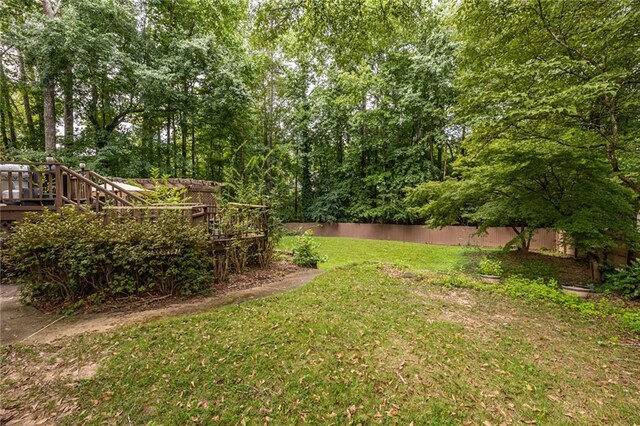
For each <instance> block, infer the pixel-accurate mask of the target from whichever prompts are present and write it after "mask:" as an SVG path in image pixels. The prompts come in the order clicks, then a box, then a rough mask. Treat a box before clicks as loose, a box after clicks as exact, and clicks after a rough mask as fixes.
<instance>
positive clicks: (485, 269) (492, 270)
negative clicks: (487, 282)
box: [478, 257, 502, 276]
mask: <svg viewBox="0 0 640 426" xmlns="http://www.w3.org/2000/svg"><path fill="white" fill-rule="evenodd" d="M478 268H479V269H480V273H481V274H483V275H495V276H500V275H502V262H500V261H499V260H497V259H489V258H488V257H485V258H483V259H482V260H481V261H480V262H479V263H478Z"/></svg>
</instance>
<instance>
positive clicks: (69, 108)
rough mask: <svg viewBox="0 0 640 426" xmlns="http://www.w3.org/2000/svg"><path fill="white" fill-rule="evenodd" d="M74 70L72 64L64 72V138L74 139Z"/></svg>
mask: <svg viewBox="0 0 640 426" xmlns="http://www.w3.org/2000/svg"><path fill="white" fill-rule="evenodd" d="M73 109H74V108H73V70H72V69H71V66H69V67H67V69H66V70H65V72H64V138H65V140H68V141H70V140H73V135H74V129H73Z"/></svg>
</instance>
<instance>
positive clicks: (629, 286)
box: [602, 259, 640, 299]
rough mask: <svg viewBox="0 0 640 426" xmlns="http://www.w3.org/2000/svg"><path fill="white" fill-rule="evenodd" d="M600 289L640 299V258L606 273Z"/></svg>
mask: <svg viewBox="0 0 640 426" xmlns="http://www.w3.org/2000/svg"><path fill="white" fill-rule="evenodd" d="M602 289H603V290H604V291H605V292H606V293H613V294H620V295H622V296H626V297H628V298H630V299H640V259H636V260H634V261H632V262H631V264H630V265H627V266H623V267H622V268H618V269H615V270H614V271H613V272H610V273H608V274H606V275H605V278H604V285H603V287H602Z"/></svg>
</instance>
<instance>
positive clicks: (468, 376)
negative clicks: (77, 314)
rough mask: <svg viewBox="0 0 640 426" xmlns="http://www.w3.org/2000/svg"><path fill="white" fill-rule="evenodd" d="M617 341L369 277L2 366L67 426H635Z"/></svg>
mask: <svg viewBox="0 0 640 426" xmlns="http://www.w3.org/2000/svg"><path fill="white" fill-rule="evenodd" d="M616 333H618V330H617V329H616V328H615V327H614V326H613V325H612V324H607V323H602V322H600V321H595V320H590V319H587V318H584V317H582V316H579V315H573V314H572V313H571V312H563V311H561V310H559V309H557V308H554V307H550V306H547V305H536V304H531V303H523V302H521V301H514V300H513V299H511V298H508V297H507V296H502V295H496V294H489V293H486V292H481V291H474V290H470V289H447V288H444V287H441V286H433V285H430V284H426V283H424V282H420V281H409V280H403V279H401V278H398V277H397V273H394V271H391V273H389V272H388V271H387V270H385V269H384V268H381V267H378V266H374V265H361V266H357V267H345V268H341V269H334V270H331V271H329V272H327V273H325V274H324V275H322V276H320V277H318V278H317V279H316V280H314V281H313V282H312V283H310V284H308V285H307V286H305V287H303V288H300V289H298V290H295V291H292V292H289V293H285V294H281V295H278V296H274V297H270V298H267V299H263V300H259V301H255V302H251V303H246V304H242V305H235V306H228V307H225V308H222V309H218V310H215V311H212V312H209V313H205V314H198V315H193V316H188V317H182V318H174V319H168V320H163V321H158V322H154V323H151V324H148V325H144V326H137V327H130V328H125V329H121V330H120V331H119V332H116V333H113V334H111V335H101V336H93V337H84V338H80V339H77V340H74V341H70V342H68V343H67V345H66V346H64V347H62V348H59V349H58V350H57V351H56V348H55V347H54V348H47V347H43V348H40V349H39V350H32V349H30V348H24V349H21V347H18V348H8V349H6V350H5V351H6V353H5V355H4V357H5V359H4V360H3V366H4V367H3V368H4V369H7V368H8V365H9V364H12V365H13V366H14V370H18V371H20V370H21V369H22V371H23V374H24V375H25V377H24V378H22V379H20V378H19V376H16V372H15V371H7V370H5V371H3V373H9V374H3V376H4V378H3V381H2V386H3V388H2V392H3V395H12V394H13V393H12V392H11V391H13V392H15V390H16V389H19V388H20V386H21V385H25V383H26V386H30V387H31V389H32V393H30V394H28V395H29V396H24V397H23V400H22V401H18V402H16V401H15V400H12V398H9V397H7V398H6V399H5V401H3V404H6V405H12V404H20V403H22V404H28V405H32V404H33V403H34V401H38V400H39V399H42V398H44V401H42V402H41V405H40V407H41V408H40V409H41V410H42V407H48V408H47V410H49V412H53V411H56V410H58V409H59V408H57V407H56V402H55V401H57V400H62V401H65V402H67V401H74V400H75V401H76V406H74V407H73V409H72V410H70V411H71V414H70V415H68V416H67V417H64V418H62V419H59V420H60V421H62V422H63V423H67V424H78V423H86V424H104V423H108V422H109V421H112V422H113V421H114V420H115V422H116V423H130V424H187V423H197V422H200V423H205V424H206V423H212V422H220V423H222V424H236V423H240V422H242V420H243V419H244V421H245V422H246V423H247V424H263V423H265V422H269V423H272V424H278V425H284V424H300V423H303V422H305V421H306V422H307V423H309V424H331V423H333V424H346V423H349V422H352V423H354V424H357V423H362V424H368V423H385V424H386V423H398V424H409V422H411V421H413V422H414V424H438V425H439V424H459V423H461V422H470V423H471V424H482V423H483V422H485V421H487V422H490V423H491V424H500V423H503V422H522V421H534V420H535V421H537V422H538V423H544V424H554V425H561V424H585V425H587V424H602V423H610V424H633V423H638V422H640V414H639V408H640V406H639V401H640V398H639V397H640V383H638V381H637V380H636V378H637V377H639V375H640V365H639V364H638V362H637V354H638V351H637V348H633V347H625V346H612V345H610V344H607V343H606V342H607V341H609V340H610V338H611V336H614V335H616ZM599 342H605V343H604V344H602V343H599ZM43 353H44V355H43ZM56 359H58V362H59V360H60V359H65V360H69V359H71V360H72V361H70V363H71V364H73V365H83V364H87V363H91V362H98V363H99V369H98V372H97V375H96V376H94V377H92V378H90V379H87V380H81V381H74V380H73V377H72V376H62V377H60V378H58V379H57V381H53V382H52V381H51V378H50V377H49V378H40V377H39V376H38V374H37V371H38V368H37V367H34V366H33V364H38V363H42V362H47V360H49V361H48V362H55V361H54V360H56ZM8 360H10V361H11V363H9V362H7V361H8ZM57 369H58V370H60V371H64V368H63V366H58V367H57ZM56 371H57V370H56ZM27 376H28V377H27ZM40 380H42V381H45V380H49V381H48V382H45V383H46V384H43V382H41V381H40ZM47 398H49V399H47ZM46 401H48V402H49V405H48V406H47V405H46V403H45V402H46Z"/></svg>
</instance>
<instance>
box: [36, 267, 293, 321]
mask: <svg viewBox="0 0 640 426" xmlns="http://www.w3.org/2000/svg"><path fill="white" fill-rule="evenodd" d="M304 270H305V268H301V267H299V266H296V265H294V264H292V263H290V262H287V261H282V260H281V261H276V262H273V263H272V264H271V265H269V266H268V267H266V268H249V269H247V271H245V272H244V273H242V274H232V275H230V276H229V278H228V279H227V281H225V282H222V283H217V284H213V285H212V288H211V292H208V293H205V294H193V295H189V296H179V295H175V296H174V295H165V296H158V297H153V296H146V297H145V296H131V297H123V298H118V299H111V300H107V301H106V302H105V303H101V304H89V303H87V304H84V305H82V306H79V307H74V309H73V313H74V314H77V313H102V312H124V313H126V312H134V311H141V310H148V309H158V308H162V307H165V306H169V305H173V304H176V303H184V302H196V301H198V300H201V299H204V298H207V297H212V296H222V295H224V294H226V293H229V292H233V291H238V290H245V289H249V288H256V287H260V286H263V285H266V284H270V283H272V282H275V281H279V280H281V279H282V278H284V277H286V276H287V275H291V274H293V273H296V272H301V271H304ZM66 309H68V308H66ZM40 310H42V311H44V312H65V307H62V308H61V307H60V306H59V305H57V306H52V307H41V308H40Z"/></svg>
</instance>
